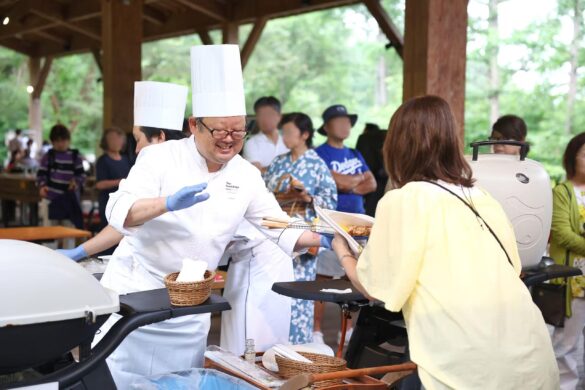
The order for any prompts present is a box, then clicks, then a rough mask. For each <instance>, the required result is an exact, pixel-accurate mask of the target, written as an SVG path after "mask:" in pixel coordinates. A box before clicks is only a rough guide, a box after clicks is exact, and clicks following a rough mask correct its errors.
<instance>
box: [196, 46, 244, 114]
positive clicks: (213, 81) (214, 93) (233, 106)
mask: <svg viewBox="0 0 585 390" xmlns="http://www.w3.org/2000/svg"><path fill="white" fill-rule="evenodd" d="M191 84H192V87H193V116H194V117H197V118H202V117H224V116H240V115H246V102H245V100H244V80H243V78H242V64H241V62H240V49H239V47H238V45H200V46H193V47H192V48H191Z"/></svg>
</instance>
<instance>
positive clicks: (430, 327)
mask: <svg viewBox="0 0 585 390" xmlns="http://www.w3.org/2000/svg"><path fill="white" fill-rule="evenodd" d="M229 46H230V45H217V46H213V45H212V46H206V47H196V48H193V50H192V61H193V67H192V72H193V74H192V78H193V115H192V116H191V117H189V118H188V119H186V120H184V119H183V116H184V107H185V104H186V95H187V88H185V87H181V86H177V85H174V84H169V83H155V82H137V83H136V89H135V102H134V104H135V106H134V109H135V111H134V112H135V118H134V128H133V130H132V138H133V139H132V141H134V143H135V145H136V148H135V151H136V154H138V158H137V160H136V163H135V165H134V166H133V167H132V168H131V163H132V161H131V160H130V159H128V158H126V157H125V155H124V154H123V153H122V151H123V149H124V147H125V145H126V143H127V142H126V141H127V139H126V135H125V133H124V132H123V131H122V130H120V129H117V128H110V129H107V130H106V131H105V132H104V134H103V138H102V141H101V143H100V147H101V148H102V149H103V151H104V154H103V155H102V156H101V157H100V159H99V160H98V162H97V177H96V180H97V181H96V188H97V189H98V190H99V191H100V198H99V202H100V216H101V219H102V221H103V230H102V231H101V232H100V233H99V234H98V235H97V236H95V237H94V238H92V239H91V240H89V241H87V242H86V243H84V244H82V245H80V246H79V247H77V248H74V249H70V250H65V251H63V253H64V254H66V255H67V256H69V257H71V258H72V259H74V260H80V259H82V258H85V257H87V256H90V255H94V254H96V253H100V252H103V251H104V250H108V249H110V248H112V247H115V245H118V247H117V248H116V249H115V251H114V252H113V253H114V254H113V257H112V260H111V261H110V264H109V265H108V268H107V270H106V273H105V274H104V276H103V279H102V284H103V285H104V286H106V287H108V288H111V289H112V290H114V291H116V292H118V293H127V292H133V291H141V290H144V289H150V288H157V287H160V286H161V284H162V278H163V277H164V276H165V275H166V274H168V273H170V272H174V271H176V270H177V269H178V268H179V267H180V260H181V259H182V258H184V257H194V258H201V259H205V260H206V261H207V262H208V264H209V268H210V269H215V268H216V267H217V265H218V263H219V262H220V259H221V258H222V257H223V258H231V263H230V266H229V271H228V278H227V283H226V288H225V292H224V296H225V297H226V298H227V299H228V300H229V301H230V303H231V306H232V310H231V311H229V312H226V313H224V314H223V315H222V330H221V345H222V347H224V348H226V349H228V350H230V351H232V352H234V353H236V354H240V355H241V354H242V353H243V351H244V346H245V340H246V339H254V341H255V344H256V348H257V350H258V351H263V350H265V349H267V348H269V347H271V346H272V345H274V344H276V343H291V344H306V343H311V342H320V343H322V342H323V333H322V328H321V322H322V317H323V306H322V305H320V304H313V302H312V301H303V300H293V301H292V302H291V301H290V300H287V299H286V298H284V297H282V296H279V295H277V294H275V293H273V292H272V291H271V290H270V287H271V285H272V283H274V282H278V281H290V280H315V279H317V278H338V277H341V276H344V275H346V276H347V277H348V278H349V280H350V281H351V282H352V283H353V285H354V286H355V288H357V289H358V290H360V291H361V292H362V293H363V294H364V295H365V296H366V297H369V298H371V299H372V300H373V299H377V300H379V301H382V302H383V303H384V305H385V308H386V309H388V310H391V311H402V312H403V314H404V318H405V321H406V327H407V330H408V335H409V348H410V357H411V359H412V360H413V361H414V362H415V363H417V365H418V375H419V377H420V379H421V381H422V384H423V385H424V388H427V389H442V388H456V389H466V388H486V389H503V388H509V389H512V388H530V389H556V388H559V387H561V388H563V389H574V388H576V386H577V383H578V382H579V379H580V378H579V373H578V371H577V366H578V360H580V359H582V357H580V358H578V359H577V358H576V357H575V352H576V351H577V349H578V347H579V343H580V342H582V341H580V340H582V339H580V336H581V334H582V333H583V332H584V331H585V277H582V276H580V277H575V278H570V279H568V280H563V281H558V283H564V284H565V285H566V287H567V295H566V298H567V301H566V306H567V307H566V313H567V319H566V321H565V325H564V327H562V328H561V327H558V328H555V329H554V332H553V334H552V337H551V336H550V335H549V333H548V330H547V328H546V326H545V323H544V320H543V317H542V314H541V312H540V311H539V309H538V308H537V307H536V306H535V305H534V303H533V302H532V298H531V296H530V293H529V292H528V290H527V289H526V287H525V286H524V284H523V283H522V281H521V279H520V278H519V275H520V272H521V263H520V258H519V255H518V249H517V246H516V240H515V237H514V232H513V230H512V229H511V227H510V224H509V221H508V219H507V217H506V215H505V213H504V211H503V209H502V207H501V206H500V205H499V204H498V202H497V201H496V200H495V199H494V198H492V197H491V196H490V195H489V194H487V193H486V192H485V191H483V190H481V189H480V188H478V186H476V185H475V180H474V178H473V173H472V170H471V167H470V166H469V163H468V162H467V161H466V159H465V157H464V156H463V152H462V150H461V140H460V134H459V132H458V131H457V127H456V125H455V121H454V118H453V114H452V112H451V110H450V108H449V105H448V104H447V102H446V101H444V100H443V99H441V98H439V97H436V96H423V97H418V98H414V99H411V100H408V101H406V102H404V103H403V104H402V105H401V106H400V107H399V108H398V110H397V111H396V112H395V113H394V114H393V115H392V118H391V120H390V125H389V130H388V131H383V130H381V129H380V128H379V127H378V126H377V125H375V124H371V123H368V124H367V125H366V127H365V129H364V132H363V134H361V135H360V138H359V139H358V143H357V147H356V148H355V149H354V148H350V147H348V146H347V145H346V144H345V142H346V140H347V139H348V137H349V136H350V133H351V131H352V128H353V127H354V126H355V124H356V123H357V119H358V115H356V114H353V113H351V112H350V111H348V109H347V108H346V107H345V106H344V105H342V104H334V105H331V106H329V107H327V108H326V109H325V110H324V111H323V114H322V118H321V119H322V123H320V126H319V127H318V128H317V129H316V132H317V133H319V134H321V135H323V136H325V137H326V141H325V142H324V143H323V144H322V145H320V146H317V147H315V146H314V145H313V138H314V133H315V126H314V125H313V122H312V120H311V118H310V117H309V116H308V115H307V114H305V113H302V112H290V113H284V114H283V113H282V107H281V103H280V102H279V100H278V99H277V98H275V97H273V96H265V97H260V98H259V99H257V101H256V102H255V104H254V113H255V123H256V127H257V130H258V132H257V133H256V134H254V135H249V134H248V130H249V129H248V127H247V126H246V121H245V114H246V113H245V105H244V102H243V86H241V85H240V83H241V80H238V77H235V76H234V73H235V74H236V76H238V75H239V77H241V68H239V69H235V68H232V66H233V62H234V61H236V60H235V59H236V58H237V61H239V53H234V52H233V50H234V49H233V47H229ZM218 53H221V55H218ZM202 54H205V55H202ZM230 56H231V57H230ZM201 58H205V61H204V62H202V60H201ZM226 58H232V63H230V65H226V64H227V63H223V62H222V61H226ZM218 64H219V65H221V66H219V65H218ZM238 66H239V65H238ZM222 72H232V73H231V74H230V75H229V77H228V76H226V75H225V74H223V73H222ZM234 77H235V78H234ZM214 78H217V79H218V80H220V81H221V82H218V83H217V84H214V87H213V88H216V85H221V86H222V88H224V90H221V91H217V90H213V91H210V90H209V89H213V88H211V87H210V85H211V84H210V82H208V81H209V80H213V79H214ZM208 79H209V80H208ZM225 80H229V83H228V82H224V81H225ZM157 99H158V100H157ZM156 101H158V103H153V102H156ZM145 102H148V104H146V103H145ZM169 102H170V103H169ZM157 104H158V106H157ZM157 110H159V111H157ZM50 139H51V143H52V149H51V150H49V151H48V152H47V153H46V154H45V155H44V156H43V157H42V159H41V161H40V164H39V169H38V183H39V188H40V194H41V196H43V197H44V198H47V199H49V200H50V201H51V205H52V206H51V209H50V216H51V218H53V219H57V220H63V219H69V220H71V221H72V222H73V223H74V224H75V225H76V226H78V225H79V223H80V219H79V218H80V214H79V213H80V210H78V208H77V207H76V206H74V205H77V206H79V189H80V188H81V187H82V186H83V183H84V180H85V173H84V171H83V169H82V166H81V156H80V155H79V152H78V151H76V150H74V149H70V147H69V146H70V133H69V131H68V130H67V129H66V128H65V127H64V126H62V125H56V126H54V127H53V128H52V129H51V134H50ZM489 139H490V140H493V141H512V140H513V141H519V142H526V139H527V127H526V124H525V123H524V121H523V120H522V119H521V118H520V117H518V116H515V115H505V116H503V117H501V118H499V119H498V120H497V121H496V122H495V123H494V124H493V127H492V132H491V134H490V135H489ZM171 140H172V142H167V141H171ZM493 151H494V152H495V153H502V154H511V155H517V154H519V152H520V147H519V146H515V145H494V146H493ZM240 153H241V156H239V155H238V154H240ZM563 165H564V168H565V170H566V173H567V181H566V182H563V183H561V184H559V185H558V186H557V187H556V188H555V189H554V191H553V194H554V196H553V200H554V205H553V223H552V231H551V238H550V243H551V244H550V255H551V256H552V257H553V258H554V260H555V261H556V262H557V263H559V264H566V265H571V266H575V267H579V268H581V269H585V133H583V134H579V135H577V136H576V137H574V138H573V139H572V140H571V141H570V143H569V145H568V146H567V149H566V151H565V154H564V157H563ZM388 188H390V189H392V191H389V192H388V193H386V194H385V192H386V190H387V189H388ZM456 198H458V199H456ZM315 206H319V207H322V208H326V209H332V210H338V211H343V212H349V213H358V214H366V213H367V214H369V215H375V217H376V220H375V224H374V226H373V229H372V232H371V236H370V239H369V242H368V244H367V245H366V247H365V249H364V251H363V252H362V253H361V254H356V253H354V252H352V251H351V250H350V249H349V247H348V244H347V242H346V241H345V240H344V239H343V238H341V236H338V235H336V236H335V238H333V239H331V237H328V236H326V235H319V234H316V233H313V232H310V231H304V230H294V229H285V230H284V231H270V230H267V229H264V228H263V227H262V224H261V220H262V218H264V217H267V216H271V217H279V216H280V218H288V219H287V220H289V221H301V222H308V223H313V222H314V221H315V218H316V214H315V209H314V207H315ZM470 209H471V211H470ZM51 210H52V211H51ZM472 211H473V212H472ZM284 212H286V214H284ZM486 226H489V228H488V229H486V228H485V227H486ZM186 238H187V239H186ZM471 254H473V261H470V256H471ZM474 275H482V277H481V278H475V277H474ZM116 320H117V317H116V315H113V316H112V317H111V318H110V320H108V322H107V323H106V325H104V328H105V329H107V328H108V327H111V326H112V325H113V324H114V323H115V321H116ZM209 326H210V322H209V316H208V315H197V316H188V317H185V318H177V319H173V320H169V321H165V322H164V323H160V324H152V325H149V326H146V327H143V328H141V329H139V330H137V331H135V332H133V333H132V334H131V335H130V336H129V337H128V339H127V340H126V341H125V342H124V343H123V344H122V345H121V346H120V347H119V348H118V349H117V350H116V352H114V354H113V355H112V357H111V358H110V359H109V360H108V365H109V366H110V369H111V370H112V374H113V376H114V379H115V380H116V383H117V384H118V385H119V386H121V387H122V388H123V387H124V386H126V385H129V384H130V383H131V380H132V377H133V376H134V375H152V374H157V373H163V372H168V371H177V370H180V369H184V368H186V367H192V366H200V365H201V359H202V350H203V349H204V348H205V340H206V337H207V332H208V330H209ZM102 333H105V332H102ZM350 333H351V332H350ZM348 338H349V337H348ZM145 346H148V348H146V347H145ZM136 356H140V359H138V360H137V359H136ZM139 360H140V361H139ZM142 361H146V362H148V364H149V365H148V367H146V366H145V365H144V363H143V362H142Z"/></svg>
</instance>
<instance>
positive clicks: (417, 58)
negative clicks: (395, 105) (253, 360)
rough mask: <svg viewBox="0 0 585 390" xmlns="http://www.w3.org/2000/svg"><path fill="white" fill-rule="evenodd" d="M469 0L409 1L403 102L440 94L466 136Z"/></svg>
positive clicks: (405, 35)
mask: <svg viewBox="0 0 585 390" xmlns="http://www.w3.org/2000/svg"><path fill="white" fill-rule="evenodd" d="M467 3H468V0H406V18H405V33H404V88H403V99H404V100H407V99H409V98H412V97H415V96H420V95H427V94H432V95H438V96H441V97H442V98H444V99H445V100H446V101H447V102H449V104H450V105H451V109H452V110H453V113H454V114H455V120H456V121H457V125H458V126H459V131H460V132H461V134H462V135H463V133H464V112H465V62H466V45H467Z"/></svg>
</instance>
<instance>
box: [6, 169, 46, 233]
mask: <svg viewBox="0 0 585 390" xmlns="http://www.w3.org/2000/svg"><path fill="white" fill-rule="evenodd" d="M0 199H1V200H2V207H3V210H2V211H3V212H2V217H3V218H4V223H7V221H6V218H7V216H8V215H6V214H7V213H8V208H9V206H8V204H7V203H6V201H13V202H21V203H20V204H21V208H22V209H21V218H23V215H24V214H25V212H24V211H25V209H24V205H28V207H29V210H30V212H29V218H28V221H26V222H27V223H28V224H29V225H32V226H36V225H38V203H39V201H40V200H41V197H40V196H39V189H38V188H37V185H36V176H32V175H24V174H7V173H3V174H0ZM23 222H25V221H23V220H21V221H20V223H23Z"/></svg>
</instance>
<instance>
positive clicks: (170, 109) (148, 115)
mask: <svg viewBox="0 0 585 390" xmlns="http://www.w3.org/2000/svg"><path fill="white" fill-rule="evenodd" d="M188 92H189V89H188V88H187V87H184V86H182V85H177V84H171V83H161V82H158V81H136V82H134V126H148V127H158V128H160V129H167V130H182V129H183V117H184V116H185V106H186V105H187V93H188Z"/></svg>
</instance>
